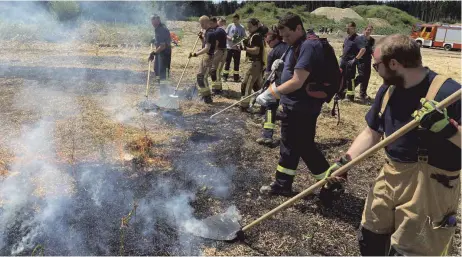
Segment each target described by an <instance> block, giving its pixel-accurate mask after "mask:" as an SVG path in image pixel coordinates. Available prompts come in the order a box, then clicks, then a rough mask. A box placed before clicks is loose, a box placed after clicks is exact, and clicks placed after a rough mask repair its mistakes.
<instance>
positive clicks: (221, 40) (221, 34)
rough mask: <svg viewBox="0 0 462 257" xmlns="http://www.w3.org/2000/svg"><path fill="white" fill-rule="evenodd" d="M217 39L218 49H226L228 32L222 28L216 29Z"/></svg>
mask: <svg viewBox="0 0 462 257" xmlns="http://www.w3.org/2000/svg"><path fill="white" fill-rule="evenodd" d="M215 38H216V40H217V41H218V49H226V40H227V38H226V31H225V30H224V29H223V28H222V27H217V28H216V29H215Z"/></svg>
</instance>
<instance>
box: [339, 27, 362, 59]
mask: <svg viewBox="0 0 462 257" xmlns="http://www.w3.org/2000/svg"><path fill="white" fill-rule="evenodd" d="M365 46H366V42H365V41H364V38H361V37H360V36H358V34H356V33H355V34H353V35H351V36H347V37H346V38H345V40H344V41H343V55H342V59H345V61H348V60H351V59H353V58H355V57H356V55H358V53H359V50H361V48H364V47H365Z"/></svg>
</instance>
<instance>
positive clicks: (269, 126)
mask: <svg viewBox="0 0 462 257" xmlns="http://www.w3.org/2000/svg"><path fill="white" fill-rule="evenodd" d="M275 127H276V124H273V123H271V122H265V124H263V128H265V129H273V130H274V128H275Z"/></svg>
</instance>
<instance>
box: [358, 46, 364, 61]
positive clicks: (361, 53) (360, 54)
mask: <svg viewBox="0 0 462 257" xmlns="http://www.w3.org/2000/svg"><path fill="white" fill-rule="evenodd" d="M365 52H366V48H361V50H359V53H358V55H356V59H358V60H359V59H361V57H363V55H364V53H365Z"/></svg>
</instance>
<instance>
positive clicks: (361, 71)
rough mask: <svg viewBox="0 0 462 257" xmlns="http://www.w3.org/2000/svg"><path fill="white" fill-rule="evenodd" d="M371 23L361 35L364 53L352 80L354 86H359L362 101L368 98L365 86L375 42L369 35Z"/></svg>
mask: <svg viewBox="0 0 462 257" xmlns="http://www.w3.org/2000/svg"><path fill="white" fill-rule="evenodd" d="M372 29H373V27H372V25H370V24H369V25H368V26H367V27H366V28H365V29H364V35H362V36H361V38H362V40H363V41H364V42H366V44H365V49H366V51H365V52H364V55H363V57H362V58H361V59H359V61H358V76H357V77H356V78H355V80H354V84H355V87H356V86H357V85H361V87H360V95H359V97H360V99H361V101H362V102H367V101H369V100H370V98H369V97H368V96H367V87H368V85H369V79H370V77H371V65H372V51H373V47H374V44H375V39H374V38H373V37H371V33H372Z"/></svg>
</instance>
